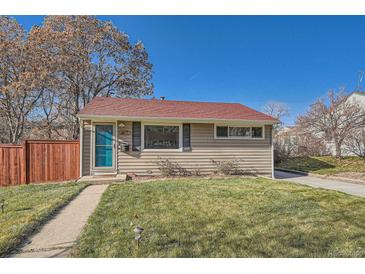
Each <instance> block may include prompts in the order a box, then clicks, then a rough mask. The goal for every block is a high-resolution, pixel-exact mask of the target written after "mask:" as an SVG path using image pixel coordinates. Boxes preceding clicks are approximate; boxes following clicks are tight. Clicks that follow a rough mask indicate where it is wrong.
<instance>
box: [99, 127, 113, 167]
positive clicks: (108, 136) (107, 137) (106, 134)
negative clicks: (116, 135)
mask: <svg viewBox="0 0 365 274" xmlns="http://www.w3.org/2000/svg"><path fill="white" fill-rule="evenodd" d="M95 167H113V125H95Z"/></svg>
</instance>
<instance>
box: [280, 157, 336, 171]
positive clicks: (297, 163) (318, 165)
mask: <svg viewBox="0 0 365 274" xmlns="http://www.w3.org/2000/svg"><path fill="white" fill-rule="evenodd" d="M278 167H279V168H287V169H292V170H299V171H304V172H313V171H317V170H322V169H331V168H335V167H336V166H335V165H333V164H330V163H328V162H325V161H322V160H320V159H317V158H313V157H294V158H290V159H287V160H286V161H284V162H282V163H279V164H278Z"/></svg>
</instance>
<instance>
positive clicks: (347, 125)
mask: <svg viewBox="0 0 365 274" xmlns="http://www.w3.org/2000/svg"><path fill="white" fill-rule="evenodd" d="M347 98H348V96H347V95H345V94H344V92H343V91H341V92H339V93H335V92H333V91H329V92H328V96H327V101H326V100H325V99H323V98H322V99H318V100H317V101H316V102H315V103H314V104H312V105H311V106H310V109H309V110H308V112H307V113H305V114H304V115H301V116H299V117H298V119H297V125H298V126H299V127H300V128H301V129H303V130H304V131H305V132H306V133H309V134H313V136H316V137H318V138H322V140H327V141H333V143H334V146H335V152H336V157H341V149H342V145H343V143H344V140H345V139H346V138H347V137H348V136H349V134H351V132H352V131H353V130H354V129H357V128H361V127H363V126H364V125H365V111H364V109H363V108H362V107H361V106H360V105H358V104H357V103H354V102H348V100H347Z"/></svg>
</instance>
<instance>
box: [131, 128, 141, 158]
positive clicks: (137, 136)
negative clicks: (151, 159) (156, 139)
mask: <svg viewBox="0 0 365 274" xmlns="http://www.w3.org/2000/svg"><path fill="white" fill-rule="evenodd" d="M132 150H133V151H141V122H133V123H132Z"/></svg>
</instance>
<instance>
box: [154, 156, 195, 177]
mask: <svg viewBox="0 0 365 274" xmlns="http://www.w3.org/2000/svg"><path fill="white" fill-rule="evenodd" d="M157 165H158V166H159V168H158V169H159V170H160V172H161V174H162V175H163V176H166V177H174V176H182V177H186V176H191V175H193V173H192V172H190V171H189V170H187V169H186V168H183V167H182V166H180V164H179V163H176V162H171V161H170V160H168V159H166V160H162V159H161V160H159V161H158V162H157Z"/></svg>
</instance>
